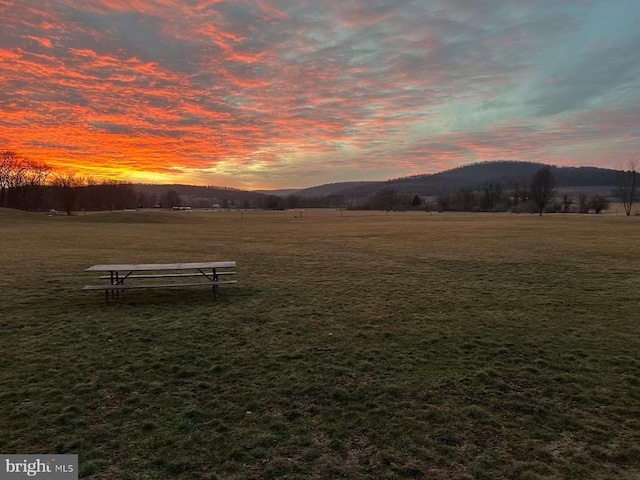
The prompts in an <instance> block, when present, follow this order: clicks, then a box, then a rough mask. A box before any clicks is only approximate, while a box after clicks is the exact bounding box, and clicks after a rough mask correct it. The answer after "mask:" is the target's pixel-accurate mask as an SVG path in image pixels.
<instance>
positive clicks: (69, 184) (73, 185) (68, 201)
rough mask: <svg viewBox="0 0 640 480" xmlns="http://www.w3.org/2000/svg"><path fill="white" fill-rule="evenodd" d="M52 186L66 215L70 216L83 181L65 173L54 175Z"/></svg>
mask: <svg viewBox="0 0 640 480" xmlns="http://www.w3.org/2000/svg"><path fill="white" fill-rule="evenodd" d="M52 185H53V186H54V187H55V188H56V190H57V191H58V196H59V198H60V201H61V202H62V206H63V208H64V210H65V212H67V215H71V212H73V210H74V209H75V206H76V202H77V200H78V195H79V194H80V188H79V187H81V186H83V185H84V180H83V179H81V178H78V177H76V176H75V175H74V174H73V173H67V174H61V175H56V177H55V179H54V180H53V182H52Z"/></svg>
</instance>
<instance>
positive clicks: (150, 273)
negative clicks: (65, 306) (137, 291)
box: [82, 261, 238, 303]
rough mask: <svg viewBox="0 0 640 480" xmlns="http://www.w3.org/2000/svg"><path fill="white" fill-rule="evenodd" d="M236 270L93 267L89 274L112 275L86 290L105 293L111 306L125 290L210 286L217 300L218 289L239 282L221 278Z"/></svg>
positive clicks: (228, 264)
mask: <svg viewBox="0 0 640 480" xmlns="http://www.w3.org/2000/svg"><path fill="white" fill-rule="evenodd" d="M235 267H236V262H235V261H224V262H200V263H139V264H113V265H93V266H91V267H89V268H87V269H86V270H85V272H103V273H107V272H108V275H102V276H100V277H99V279H100V280H108V282H104V283H100V284H94V285H85V286H84V287H82V290H85V291H92V290H103V291H104V292H105V299H106V301H107V303H109V296H111V298H112V299H114V298H117V297H119V296H120V294H121V293H123V292H124V290H128V289H132V288H174V287H201V286H209V287H212V290H213V298H214V299H215V298H216V296H217V293H218V286H220V285H223V284H233V283H237V282H238V281H237V280H221V279H220V277H227V276H229V275H235V273H236V272H235ZM194 279H195V281H194ZM125 282H126V283H125Z"/></svg>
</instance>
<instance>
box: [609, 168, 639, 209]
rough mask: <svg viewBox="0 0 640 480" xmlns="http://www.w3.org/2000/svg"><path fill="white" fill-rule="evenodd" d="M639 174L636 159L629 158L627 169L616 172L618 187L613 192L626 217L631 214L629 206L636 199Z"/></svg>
mask: <svg viewBox="0 0 640 480" xmlns="http://www.w3.org/2000/svg"><path fill="white" fill-rule="evenodd" d="M639 176H640V174H639V173H638V162H637V160H630V161H629V165H628V166H627V170H624V171H622V172H618V187H617V188H616V189H615V194H616V196H617V197H618V198H619V199H620V200H621V201H622V204H623V205H624V211H625V213H626V214H627V217H628V216H630V215H631V207H632V206H633V203H634V202H635V200H636V198H635V197H636V190H637V188H638V183H640V182H639V181H638V177H639Z"/></svg>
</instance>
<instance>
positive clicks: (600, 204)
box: [591, 195, 609, 213]
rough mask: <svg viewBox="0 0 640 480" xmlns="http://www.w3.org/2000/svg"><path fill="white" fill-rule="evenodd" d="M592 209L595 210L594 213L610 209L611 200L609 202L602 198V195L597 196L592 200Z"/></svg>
mask: <svg viewBox="0 0 640 480" xmlns="http://www.w3.org/2000/svg"><path fill="white" fill-rule="evenodd" d="M591 208H593V211H594V212H596V213H600V212H602V211H603V210H606V209H608V208H609V200H607V199H606V198H604V197H601V196H600V195H596V196H595V197H593V199H592V200H591Z"/></svg>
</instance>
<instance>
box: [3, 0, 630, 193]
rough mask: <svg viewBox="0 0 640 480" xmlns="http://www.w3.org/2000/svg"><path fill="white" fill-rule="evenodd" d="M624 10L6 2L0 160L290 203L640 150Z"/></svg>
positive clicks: (601, 162) (541, 5)
mask: <svg viewBox="0 0 640 480" xmlns="http://www.w3.org/2000/svg"><path fill="white" fill-rule="evenodd" d="M639 27H640V4H638V3H637V2H636V1H635V0H619V1H616V2H609V1H605V0H555V1H551V0H517V1H514V2H503V1H500V0H487V1H483V2H477V1H475V0H430V1H425V0H375V1H368V0H366V1H365V0H345V1H343V2H329V1H326V0H318V1H314V2H306V1H304V2H299V1H292V0H251V1H250V0H243V1H228V2H227V1H219V0H192V1H177V0H155V1H153V2H147V1H143V0H133V1H131V0H127V1H124V0H122V1H120V0H91V1H86V0H56V1H46V0H25V1H19V2H18V1H16V0H0V62H1V63H0V65H2V66H1V67H0V74H1V77H0V78H1V79H2V80H1V81H2V86H3V88H2V89H1V90H0V107H1V111H2V116H1V117H0V146H2V147H4V148H11V149H14V150H18V151H20V152H21V153H22V154H24V155H26V156H28V157H30V158H33V159H34V160H38V161H46V162H49V163H50V164H52V165H54V166H55V167H57V168H68V169H72V170H74V171H77V172H78V173H79V174H82V175H91V176H104V177H110V178H121V179H133V180H147V181H171V182H193V183H200V184H224V185H229V186H235V187H239V188H252V187H255V188H258V187H269V186H272V187H302V186H308V185H313V184H318V183H325V182H335V181H341V180H372V179H386V178H390V177H396V176H403V175H410V174H416V173H428V172H436V171H440V170H443V169H446V168H451V167H455V166H458V165H461V164H464V163H469V162H475V161H486V160H497V159H514V160H530V161H542V162H546V163H556V164H564V165H584V164H589V165H597V166H606V167H613V168H618V167H623V166H624V165H625V163H626V161H627V159H629V158H631V157H634V156H635V157H637V156H638V153H637V152H638V151H639V150H640V137H639V136H638V135H639V134H638V132H640V129H639V128H638V127H639V126H640V88H639V87H640V57H639V56H638V55H637V53H636V52H637V51H639V50H640V28H639Z"/></svg>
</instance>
